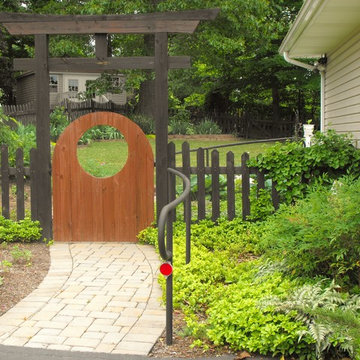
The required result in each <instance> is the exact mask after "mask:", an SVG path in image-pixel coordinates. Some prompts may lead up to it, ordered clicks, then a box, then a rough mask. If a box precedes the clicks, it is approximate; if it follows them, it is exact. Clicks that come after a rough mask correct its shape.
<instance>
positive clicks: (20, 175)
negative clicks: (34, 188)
mask: <svg viewBox="0 0 360 360" xmlns="http://www.w3.org/2000/svg"><path fill="white" fill-rule="evenodd" d="M24 177H25V169H24V152H23V149H21V148H19V149H17V150H16V217H17V220H18V221H19V220H23V219H24V217H25V204H24V201H25V197H24V184H25V181H24Z"/></svg>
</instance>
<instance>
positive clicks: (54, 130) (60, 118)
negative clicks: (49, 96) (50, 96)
mask: <svg viewBox="0 0 360 360" xmlns="http://www.w3.org/2000/svg"><path fill="white" fill-rule="evenodd" d="M69 123H70V122H69V119H68V117H67V115H66V113H65V108H64V107H63V106H57V107H55V109H54V110H53V111H52V112H51V114H50V137H51V140H52V141H57V139H58V138H59V136H60V135H61V134H62V132H63V131H64V130H65V128H66V127H67V126H68V125H69Z"/></svg>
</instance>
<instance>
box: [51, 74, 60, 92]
mask: <svg viewBox="0 0 360 360" xmlns="http://www.w3.org/2000/svg"><path fill="white" fill-rule="evenodd" d="M58 84H59V80H58V76H57V75H50V85H49V86H50V92H51V93H56V92H58Z"/></svg>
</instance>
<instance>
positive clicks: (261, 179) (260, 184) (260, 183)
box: [256, 170, 265, 190]
mask: <svg viewBox="0 0 360 360" xmlns="http://www.w3.org/2000/svg"><path fill="white" fill-rule="evenodd" d="M256 175H257V176H256V177H257V188H258V190H259V189H265V174H264V172H263V171H260V170H257V172H256Z"/></svg>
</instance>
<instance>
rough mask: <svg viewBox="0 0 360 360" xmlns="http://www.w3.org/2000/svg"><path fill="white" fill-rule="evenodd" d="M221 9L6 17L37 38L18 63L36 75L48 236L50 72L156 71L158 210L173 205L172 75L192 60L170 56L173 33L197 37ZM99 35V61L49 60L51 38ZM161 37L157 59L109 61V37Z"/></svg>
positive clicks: (14, 30) (3, 19) (40, 180)
mask: <svg viewBox="0 0 360 360" xmlns="http://www.w3.org/2000/svg"><path fill="white" fill-rule="evenodd" d="M218 12H219V9H206V10H191V11H183V12H164V13H150V14H137V15H90V16H88V15H82V16H80V15H39V14H20V13H0V23H2V24H3V25H4V26H5V27H6V29H7V30H8V31H9V33H10V34H11V35H35V58H32V59H15V60H14V70H32V71H34V72H35V76H36V119H37V123H36V139H37V140H36V142H37V151H36V164H37V166H36V173H35V176H36V178H35V179H36V184H37V185H36V189H35V194H34V195H35V196H36V199H37V200H36V208H35V209H32V217H33V219H37V220H39V221H40V224H41V226H42V228H43V236H44V237H46V238H51V237H52V203H51V153H50V120H49V113H50V104H49V71H69V72H70V71H76V72H100V73H101V72H103V71H105V70H120V69H151V70H155V104H154V106H155V111H154V113H155V121H156V126H155V129H156V153H155V156H156V188H157V191H156V195H157V196H156V199H157V201H156V205H157V212H158V214H159V211H160V209H161V208H162V207H163V206H164V205H165V204H166V203H167V193H168V192H167V170H166V169H167V166H168V159H167V142H168V132H167V127H168V70H169V69H174V68H187V67H189V66H190V58H189V57H186V56H173V57H170V56H169V55H168V33H193V32H194V31H195V29H196V27H197V26H198V24H199V22H200V20H212V19H215V18H216V16H217V14H218ZM90 33H92V34H95V57H94V58H49V51H48V44H49V35H52V34H90ZM149 33H152V34H155V56H148V57H122V58H115V57H108V54H107V48H108V45H107V34H149Z"/></svg>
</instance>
